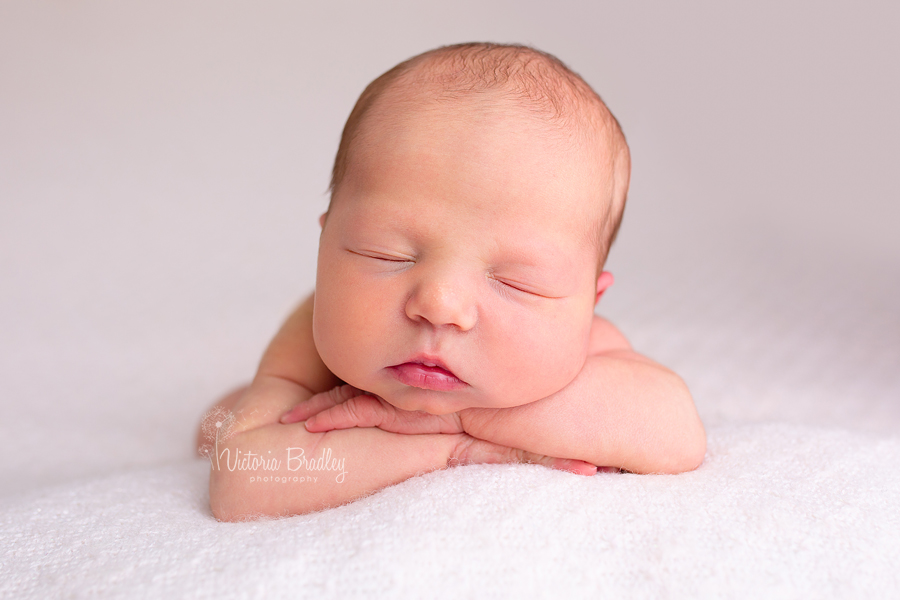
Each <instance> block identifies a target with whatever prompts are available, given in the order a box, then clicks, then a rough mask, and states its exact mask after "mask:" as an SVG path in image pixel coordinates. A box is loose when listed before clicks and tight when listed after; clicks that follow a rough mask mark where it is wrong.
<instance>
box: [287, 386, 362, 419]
mask: <svg viewBox="0 0 900 600" xmlns="http://www.w3.org/2000/svg"><path fill="white" fill-rule="evenodd" d="M361 394H363V392H361V391H360V390H358V389H356V388H355V387H353V386H352V385H341V386H338V387H335V388H332V389H330V390H328V391H327V392H322V393H320V394H316V395H315V396H313V397H312V398H310V399H309V400H307V401H306V402H301V403H300V404H298V405H297V406H295V407H294V408H292V409H291V410H289V411H288V412H286V413H285V414H283V415H282V416H281V419H280V420H281V422H282V423H285V424H287V423H299V422H300V421H306V420H307V419H308V418H310V417H311V416H313V415H315V414H318V413H320V412H322V411H324V410H328V409H329V408H332V407H333V406H336V405H338V404H341V403H343V402H346V401H347V400H349V399H351V398H354V397H356V396H359V395H361Z"/></svg>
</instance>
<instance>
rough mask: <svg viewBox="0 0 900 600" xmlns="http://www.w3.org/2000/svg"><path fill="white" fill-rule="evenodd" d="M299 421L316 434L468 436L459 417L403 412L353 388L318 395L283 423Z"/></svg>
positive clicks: (342, 387) (340, 388)
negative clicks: (373, 431) (371, 431)
mask: <svg viewBox="0 0 900 600" xmlns="http://www.w3.org/2000/svg"><path fill="white" fill-rule="evenodd" d="M299 421H306V430H307V431H309V432H312V433H323V432H325V431H331V430H333V429H350V428H352V427H377V428H379V429H381V430H383V431H390V432H391V433H405V434H417V433H464V431H463V428H462V424H461V423H460V420H459V415H458V414H457V413H452V414H449V415H432V414H429V413H427V412H424V411H409V410H400V409H399V408H396V407H394V406H393V405H391V404H389V403H387V402H385V401H384V400H382V399H381V398H379V397H377V396H373V395H371V394H367V393H365V392H363V391H360V390H358V389H356V388H355V387H353V386H350V385H342V386H340V387H336V388H334V389H332V390H329V391H327V392H323V393H321V394H316V395H315V396H313V397H312V398H310V399H309V400H307V401H306V402H301V403H300V404H298V405H297V406H295V407H294V408H292V409H291V410H290V411H288V412H287V413H285V414H284V415H283V416H282V417H281V422H282V423H297V422H299Z"/></svg>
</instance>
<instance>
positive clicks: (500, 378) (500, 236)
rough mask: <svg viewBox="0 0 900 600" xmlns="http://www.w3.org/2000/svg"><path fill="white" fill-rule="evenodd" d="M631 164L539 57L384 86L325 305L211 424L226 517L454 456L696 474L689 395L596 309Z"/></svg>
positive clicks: (574, 81) (347, 195) (356, 140)
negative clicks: (692, 470)
mask: <svg viewBox="0 0 900 600" xmlns="http://www.w3.org/2000/svg"><path fill="white" fill-rule="evenodd" d="M629 174H630V159H629V152H628V147H627V145H626V143H625V138H624V136H623V134H622V132H621V130H620V128H619V125H618V123H617V122H616V120H615V118H614V117H613V116H612V114H611V113H610V112H609V110H608V109H607V107H606V106H605V105H604V103H603V102H602V101H601V100H600V98H599V96H597V94H596V93H595V92H594V91H593V90H592V89H591V88H590V87H589V86H588V85H587V84H586V83H585V82H584V81H583V80H582V79H581V78H580V77H578V76H577V75H576V74H574V73H573V72H572V71H570V70H569V69H568V68H566V67H565V66H564V65H563V64H562V63H561V62H560V61H559V60H557V59H556V58H554V57H552V56H550V55H548V54H545V53H542V52H539V51H537V50H534V49H531V48H527V47H521V46H502V45H495V44H462V45H457V46H449V47H443V48H438V49H436V50H433V51H430V52H426V53H424V54H421V55H419V56H416V57H414V58H412V59H410V60H408V61H406V62H403V63H401V64H400V65H398V66H396V67H394V68H393V69H391V70H390V71H388V72H387V73H385V74H384V75H382V76H381V77H379V78H378V79H376V80H375V81H374V82H372V83H371V84H370V85H369V86H368V87H367V88H366V90H365V91H364V92H363V94H362V96H361V97H360V99H359V101H358V102H357V104H356V106H355V107H354V109H353V111H352V113H351V115H350V118H349V119H348V121H347V124H346V126H345V128H344V132H343V136H342V138H341V143H340V147H339V150H338V154H337V158H336V160H335V165H334V172H333V178H332V182H331V191H332V195H331V203H330V206H329V207H328V211H327V212H326V213H325V214H324V215H322V217H321V219H320V223H321V226H322V233H321V238H320V242H319V260H318V273H317V279H316V290H315V294H314V297H310V298H309V299H308V300H307V301H306V302H304V303H303V304H301V305H300V307H299V308H298V309H297V310H296V311H295V313H294V314H293V315H291V316H290V317H289V318H288V320H287V321H286V322H285V324H284V325H283V327H282V328H281V330H280V331H279V332H278V334H277V335H276V336H275V338H274V340H273V341H272V343H271V344H270V346H269V348H268V349H267V350H266V352H265V355H264V356H263V358H262V361H261V363H260V366H259V371H258V372H257V375H256V377H255V378H254V380H253V382H252V383H251V384H250V385H249V386H248V387H247V388H244V389H241V390H238V391H236V392H235V393H233V394H231V395H230V396H229V397H227V398H225V399H223V400H222V401H221V402H220V403H219V404H218V405H217V406H216V407H214V410H213V411H212V412H211V413H210V415H211V416H209V417H208V418H207V419H205V422H204V431H202V432H201V436H200V441H201V444H203V446H204V447H205V450H206V453H207V454H208V456H209V457H210V460H211V463H212V470H211V476H210V504H211V507H212V511H213V514H214V515H215V516H216V517H217V518H219V519H223V520H236V519H245V518H252V517H254V516H261V515H273V516H274V515H291V514H300V513H306V512H310V511H314V510H319V509H322V508H326V507H330V506H335V505H338V504H341V503H344V502H347V501H349V500H352V499H354V498H358V497H360V496H362V495H365V494H367V493H371V492H373V491H376V490H378V489H381V488H383V487H386V486H388V485H391V484H394V483H398V482H400V481H403V480H405V479H408V478H410V477H413V476H415V475H416V474H420V473H423V472H427V471H431V470H434V469H439V468H444V467H446V466H448V465H452V464H467V463H483V462H535V463H540V464H543V465H546V466H549V467H553V468H559V469H565V470H569V471H572V472H574V473H579V474H586V475H590V474H593V473H595V472H596V471H597V468H598V467H603V468H612V469H616V470H618V469H624V470H627V471H631V472H636V473H677V472H681V471H686V470H690V469H694V468H696V467H697V466H698V465H699V464H700V463H701V462H702V460H703V456H704V453H705V448H706V438H705V434H704V430H703V426H702V424H701V422H700V420H699V417H698V416H697V412H696V410H695V408H694V404H693V400H692V398H691V395H690V393H689V391H688V390H687V387H686V386H685V384H684V383H683V382H682V380H681V379H680V378H679V377H678V376H677V375H675V374H674V373H672V372H671V371H669V370H668V369H666V368H664V367H662V366H660V365H658V364H656V363H655V362H653V361H651V360H650V359H648V358H645V357H643V356H641V355H639V354H637V353H635V352H633V351H632V350H631V347H630V345H629V344H628V342H627V340H626V339H625V338H624V337H623V336H622V334H621V333H619V331H618V330H617V329H616V328H615V327H614V326H613V325H611V324H610V323H609V322H607V321H606V320H604V319H602V318H600V317H597V316H595V315H594V306H595V305H596V303H597V302H598V300H599V299H600V297H601V296H602V294H603V293H604V291H606V290H607V289H608V288H609V286H610V285H611V284H612V282H613V278H612V276H611V275H610V274H609V273H608V272H605V271H604V270H603V265H604V262H605V260H606V256H607V253H608V252H609V248H610V245H611V244H612V242H613V239H614V238H615V236H616V232H617V230H618V227H619V223H620V222H621V218H622V212H623V209H624V205H625V197H626V193H627V190H628V180H629Z"/></svg>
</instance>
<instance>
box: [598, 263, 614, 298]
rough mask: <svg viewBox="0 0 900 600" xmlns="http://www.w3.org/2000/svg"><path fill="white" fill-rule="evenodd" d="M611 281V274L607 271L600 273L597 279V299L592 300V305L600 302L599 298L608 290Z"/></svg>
mask: <svg viewBox="0 0 900 600" xmlns="http://www.w3.org/2000/svg"><path fill="white" fill-rule="evenodd" d="M613 281H614V280H613V276H612V273H610V272H609V271H603V272H602V273H600V277H598V278H597V298H596V299H595V300H594V304H597V303H598V302H600V296H602V295H603V292H605V291H606V290H608V289H609V286H611V285H612V284H613Z"/></svg>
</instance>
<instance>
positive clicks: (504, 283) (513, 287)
mask: <svg viewBox="0 0 900 600" xmlns="http://www.w3.org/2000/svg"><path fill="white" fill-rule="evenodd" d="M491 279H492V280H493V281H496V282H497V283H499V284H500V285H502V286H503V287H504V288H509V289H511V290H515V291H517V292H521V293H523V294H529V295H532V296H537V295H539V294H535V293H534V292H532V291H530V290H527V289H525V288H524V287H521V286H518V285H516V284H514V283H510V282H509V281H506V280H505V279H498V278H496V277H491Z"/></svg>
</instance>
